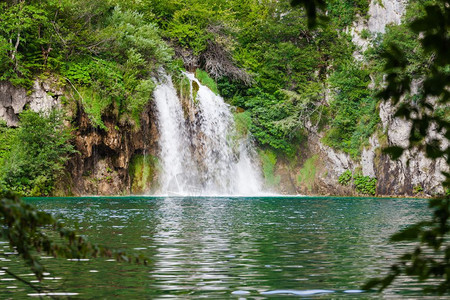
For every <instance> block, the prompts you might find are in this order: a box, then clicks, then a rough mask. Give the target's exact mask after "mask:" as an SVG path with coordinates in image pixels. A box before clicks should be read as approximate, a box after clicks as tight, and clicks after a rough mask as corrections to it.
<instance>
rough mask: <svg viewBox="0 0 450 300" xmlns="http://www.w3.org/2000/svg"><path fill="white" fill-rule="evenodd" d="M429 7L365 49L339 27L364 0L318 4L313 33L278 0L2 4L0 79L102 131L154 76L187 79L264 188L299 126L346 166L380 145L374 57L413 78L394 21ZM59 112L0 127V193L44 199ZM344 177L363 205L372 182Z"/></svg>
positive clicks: (293, 146) (55, 171) (129, 111)
mask: <svg viewBox="0 0 450 300" xmlns="http://www.w3.org/2000/svg"><path fill="white" fill-rule="evenodd" d="M431 2H433V1H422V0H413V1H410V3H409V5H408V7H407V10H406V13H405V15H404V17H403V18H404V20H405V21H404V22H403V23H402V24H400V25H389V26H388V27H387V28H386V30H385V33H377V34H374V33H372V32H370V31H368V30H366V29H364V30H362V31H361V32H359V33H358V35H359V37H360V38H361V39H362V40H365V41H367V47H360V46H357V45H355V43H354V42H353V41H352V32H351V28H352V26H353V25H354V24H355V23H354V22H356V21H357V20H361V19H362V20H364V18H367V13H368V10H369V4H370V2H369V1H368V0H346V1H337V0H332V1H327V4H326V5H327V7H326V15H327V20H324V21H322V22H319V24H318V25H317V26H315V27H313V28H311V27H309V26H308V19H307V17H306V14H305V12H304V10H303V9H301V8H293V7H292V6H291V5H290V2H289V1H287V0H282V1H274V0H263V1H243V0H219V1H217V0H215V1H209V0H207V1H198V0H188V1H180V0H168V1H166V0H164V1H163V0H152V1H137V0H136V1H122V0H108V1H100V0H94V1H92V0H89V1H87V0H76V1H73V0H71V1H66V0H49V1H44V2H42V1H18V0H15V1H6V2H3V3H1V4H0V12H1V13H0V20H1V22H0V49H1V51H0V69H1V71H2V72H1V73H0V74H1V76H0V80H2V81H9V82H11V83H12V84H13V85H14V86H18V87H19V86H20V87H24V88H26V89H27V90H31V89H32V87H33V82H34V80H35V79H36V78H40V79H42V80H51V82H53V84H55V85H57V86H58V88H60V89H63V90H70V91H71V92H70V93H67V94H65V95H64V97H62V99H61V101H62V104H63V105H64V107H65V109H66V110H67V109H69V110H77V109H81V110H83V111H84V112H85V113H86V114H87V115H88V116H89V120H90V122H91V124H92V126H93V127H96V128H98V129H99V130H107V127H106V126H105V124H104V117H105V115H108V116H113V117H114V118H115V119H116V120H117V126H119V127H120V126H128V127H129V128H134V129H136V130H137V129H138V128H139V127H140V126H141V124H140V115H141V113H142V111H143V110H144V109H145V107H146V106H147V105H148V102H149V101H151V94H152V92H153V90H154V89H155V87H156V83H155V79H154V78H157V77H158V76H159V75H160V74H161V72H162V70H165V72H168V73H170V74H171V75H172V76H173V78H175V79H176V78H179V77H180V74H181V72H183V71H185V70H188V71H192V72H195V73H196V76H197V78H198V79H199V80H200V81H201V82H202V83H204V84H206V85H208V86H209V87H210V88H211V89H212V90H214V91H215V92H217V93H218V94H220V95H221V96H222V97H224V99H225V100H226V101H227V102H228V103H229V104H231V105H233V106H235V107H237V109H236V113H235V116H234V117H235V121H236V123H237V125H238V126H240V127H241V128H243V130H245V131H249V132H251V133H252V135H253V137H254V139H255V142H256V144H257V145H258V147H259V149H260V151H259V153H260V156H261V160H262V165H263V171H264V175H265V178H266V180H268V181H271V184H272V185H276V183H277V178H276V176H275V175H274V174H273V165H274V163H275V161H276V159H277V157H281V158H283V159H285V160H287V161H288V162H289V161H293V162H294V164H295V161H296V160H298V157H299V155H301V151H302V149H303V147H304V144H305V143H307V141H306V140H307V136H308V134H309V132H310V131H311V130H312V128H314V130H317V131H319V132H320V133H321V137H322V138H321V142H322V143H323V144H325V145H327V146H329V147H331V148H333V149H335V150H337V151H340V152H344V153H347V154H348V155H349V156H350V157H351V158H353V159H359V158H360V156H361V152H362V150H363V148H364V147H366V146H367V145H368V143H369V137H370V136H372V135H373V134H376V135H377V136H378V138H379V140H380V141H383V136H384V135H385V134H386V133H385V131H383V128H382V126H381V124H380V122H381V121H380V118H379V113H378V109H379V104H380V102H379V100H378V98H377V97H375V95H376V93H377V90H378V89H379V88H380V86H382V81H383V73H382V66H383V65H384V63H385V58H384V56H383V53H384V51H385V50H386V49H387V46H388V45H389V44H390V43H392V42H395V44H396V45H397V47H398V48H399V50H400V51H403V52H404V53H406V55H405V60H407V64H408V68H407V70H406V71H407V72H408V74H410V75H411V76H412V78H415V79H420V78H421V77H422V76H423V74H424V71H425V70H426V68H427V64H428V63H429V60H430V57H429V55H427V54H425V53H423V52H422V51H421V50H420V49H421V48H420V47H419V42H418V40H417V39H416V38H415V36H414V34H413V32H412V31H411V29H410V28H409V27H408V26H407V25H406V24H407V23H408V20H411V19H412V18H415V17H417V16H420V15H423V14H424V5H425V4H427V3H431ZM179 85H180V86H181V87H180V88H182V83H180V84H179ZM418 94H420V90H419V91H416V92H415V94H413V93H411V96H408V97H410V98H411V99H413V100H414V97H418V96H417V95H418ZM436 113H438V114H443V115H445V114H448V111H446V109H438V110H436ZM73 115H74V114H67V113H64V112H57V111H55V112H53V113H52V114H50V115H49V114H43V113H36V112H31V111H25V112H23V113H22V114H21V115H20V126H19V127H18V128H10V127H8V126H6V124H5V123H0V141H1V142H0V185H2V186H4V187H6V188H8V189H12V190H15V191H18V192H20V193H22V194H24V195H51V194H52V192H53V190H54V187H55V182H56V181H57V180H58V176H59V175H60V174H61V172H62V170H63V169H64V166H65V163H66V161H67V160H68V159H69V157H70V155H72V154H73V153H75V152H76V149H75V148H74V146H73V144H71V143H70V142H68V141H70V140H71V137H72V135H71V130H73V129H70V126H67V124H70V122H72V125H74V126H76V124H74V123H73V122H74V120H73V119H71V118H70V116H73ZM305 165H306V164H305ZM305 172H306V174H305V176H306V175H308V174H307V173H308V170H307V169H303V173H305ZM301 176H302V172H300V175H299V178H300V179H301ZM353 177H354V180H355V182H354V184H355V185H356V187H357V188H359V191H360V192H361V193H363V194H375V185H376V179H375V178H370V177H368V176H362V175H361V174H352V172H351V171H350V170H349V171H347V172H345V173H343V174H342V176H341V177H340V178H339V182H340V183H341V184H342V185H346V184H348V183H349V181H350V180H352V179H353ZM278 180H279V179H278ZM269 183H270V182H269ZM414 189H417V191H420V189H421V187H420V186H418V185H417V186H414Z"/></svg>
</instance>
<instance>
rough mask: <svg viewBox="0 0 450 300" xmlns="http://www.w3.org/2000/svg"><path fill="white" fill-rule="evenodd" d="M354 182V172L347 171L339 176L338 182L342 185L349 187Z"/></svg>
mask: <svg viewBox="0 0 450 300" xmlns="http://www.w3.org/2000/svg"><path fill="white" fill-rule="evenodd" d="M352 181H353V174H352V171H350V170H346V171H345V172H344V173H342V174H341V175H339V178H338V182H339V184H342V185H349V184H350V183H351V182H352Z"/></svg>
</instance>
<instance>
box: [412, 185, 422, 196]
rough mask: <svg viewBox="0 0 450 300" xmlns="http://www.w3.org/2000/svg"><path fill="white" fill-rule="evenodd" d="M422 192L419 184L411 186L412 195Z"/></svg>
mask: <svg viewBox="0 0 450 300" xmlns="http://www.w3.org/2000/svg"><path fill="white" fill-rule="evenodd" d="M421 192H423V187H422V186H421V185H420V184H417V185H415V186H413V193H414V194H419V193H421Z"/></svg>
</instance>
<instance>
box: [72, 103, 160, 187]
mask: <svg viewBox="0 0 450 300" xmlns="http://www.w3.org/2000/svg"><path fill="white" fill-rule="evenodd" d="M78 111H79V112H78V115H77V116H76V118H75V120H74V123H75V124H76V125H77V126H76V128H77V131H76V132H75V134H74V136H75V138H74V140H75V141H74V143H75V145H76V149H77V150H78V151H79V153H78V154H76V155H75V156H74V157H73V158H72V159H71V160H70V161H69V166H68V170H69V172H70V174H71V177H72V193H73V194H75V195H120V194H130V193H132V192H133V191H132V190H131V187H132V185H133V182H132V180H133V178H131V177H130V172H129V170H130V162H131V160H132V158H133V156H134V155H142V154H146V155H153V156H156V154H157V151H158V132H157V127H156V123H155V119H154V118H153V108H152V105H150V104H149V105H148V107H147V108H146V109H145V110H144V112H143V113H142V115H141V124H140V127H139V128H133V127H132V126H131V125H129V124H119V121H118V120H117V118H116V117H114V116H105V117H104V118H103V123H104V124H105V127H106V129H100V128H95V127H93V126H92V124H91V122H90V121H89V118H88V116H87V115H86V114H85V113H84V112H83V111H82V110H80V109H79V110H78ZM119 125H120V126H119ZM155 176H156V175H155Z"/></svg>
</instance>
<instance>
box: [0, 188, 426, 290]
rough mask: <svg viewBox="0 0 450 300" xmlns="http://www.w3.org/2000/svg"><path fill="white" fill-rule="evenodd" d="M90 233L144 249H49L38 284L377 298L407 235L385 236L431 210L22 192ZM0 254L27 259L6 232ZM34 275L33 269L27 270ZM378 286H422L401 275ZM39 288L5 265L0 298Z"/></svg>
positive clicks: (323, 200) (413, 202)
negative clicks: (370, 286)
mask: <svg viewBox="0 0 450 300" xmlns="http://www.w3.org/2000/svg"><path fill="white" fill-rule="evenodd" d="M26 201H27V202H29V203H32V204H34V205H36V206H37V207H38V208H39V209H42V210H45V211H47V212H50V213H52V214H54V215H55V216H57V218H59V219H63V220H64V221H65V223H66V224H68V225H69V226H70V227H72V228H75V229H77V230H78V232H79V233H81V234H83V235H86V236H87V237H88V238H89V240H90V241H93V242H95V243H98V244H103V245H107V246H109V247H112V248H116V249H117V248H119V249H125V250H126V251H127V252H129V253H138V254H142V255H144V256H146V257H147V258H149V260H150V262H149V264H148V265H147V266H144V265H136V264H128V263H117V262H115V261H110V260H108V259H104V258H99V259H90V260H87V261H67V260H63V259H55V258H50V257H42V259H43V260H45V263H46V266H47V269H48V274H46V277H45V278H44V281H43V282H44V284H45V285H48V286H50V287H52V288H54V289H55V290H54V291H53V292H54V293H56V294H58V293H62V295H64V293H69V294H66V295H72V296H73V297H74V298H77V297H79V298H108V299H109V298H127V299H138V298H171V297H172V298H192V299H197V298H201V297H209V298H236V299H237V298H248V299H265V298H278V297H281V296H283V297H286V296H287V297H289V296H293V297H299V296H300V297H301V296H307V297H312V298H327V299H328V298H343V299H344V298H345V299H347V298H351V297H354V298H372V297H373V298H379V297H380V294H377V293H372V292H370V293H369V292H362V291H360V288H361V286H362V284H363V283H364V282H365V281H366V280H368V279H370V278H373V277H377V276H380V275H382V274H385V273H386V271H387V269H388V267H389V265H390V264H391V263H392V262H394V259H395V258H396V257H398V256H399V255H400V254H401V253H403V252H404V251H405V250H406V249H411V247H412V245H408V244H400V245H398V244H397V245H394V244H390V243H388V238H389V236H390V235H391V234H392V233H394V232H395V231H397V230H399V229H401V228H403V227H404V226H406V225H409V224H412V223H414V222H416V221H418V220H420V219H423V218H424V217H426V216H428V215H429V211H428V209H427V201H426V200H420V199H377V198H333V197H319V198H314V197H254V198H243V197H217V198H214V197H200V198H193V197H179V198H177V197H175V198H170V197H112V198H111V197H110V198H108V197H83V198H29V199H27V200H26ZM1 243H2V244H0V265H1V266H3V267H8V268H9V270H11V271H14V272H15V273H17V274H23V275H25V276H26V275H27V273H30V271H29V269H27V268H26V267H24V265H23V263H22V262H21V261H19V260H18V259H17V257H16V256H15V255H12V254H10V253H11V249H8V246H7V244H6V243H5V242H1ZM25 278H28V279H29V280H34V279H35V278H33V277H32V276H29V277H25ZM400 281H401V282H399V283H397V284H396V285H394V286H393V287H392V288H390V289H388V290H386V291H384V292H383V293H384V295H383V296H394V297H396V296H399V295H420V294H418V293H419V292H418V291H417V283H416V282H414V281H412V280H410V279H408V278H404V279H402V280H400ZM32 296H37V294H36V292H35V291H33V290H32V289H31V288H29V287H27V286H26V285H24V284H22V283H20V282H19V281H17V280H13V278H8V275H7V274H4V273H2V274H0V298H2V299H4V298H22V297H32Z"/></svg>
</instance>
